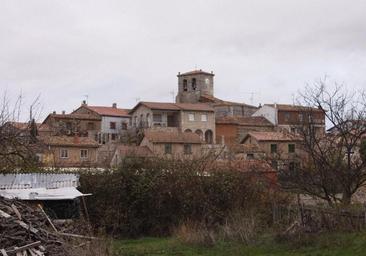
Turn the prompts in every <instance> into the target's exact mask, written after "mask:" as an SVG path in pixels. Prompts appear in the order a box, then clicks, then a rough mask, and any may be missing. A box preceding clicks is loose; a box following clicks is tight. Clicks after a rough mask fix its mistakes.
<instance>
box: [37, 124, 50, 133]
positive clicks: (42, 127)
mask: <svg viewBox="0 0 366 256" xmlns="http://www.w3.org/2000/svg"><path fill="white" fill-rule="evenodd" d="M37 128H38V131H42V132H47V131H51V127H50V126H49V125H48V124H39V125H38V124H37Z"/></svg>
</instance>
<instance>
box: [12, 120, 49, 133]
mask: <svg viewBox="0 0 366 256" xmlns="http://www.w3.org/2000/svg"><path fill="white" fill-rule="evenodd" d="M7 124H9V125H11V126H13V127H14V128H16V129H19V130H27V129H30V123H29V122H8V123H7ZM36 126H37V129H38V130H39V131H50V130H51V129H50V127H49V126H48V125H47V124H42V123H36Z"/></svg>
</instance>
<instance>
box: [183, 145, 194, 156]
mask: <svg viewBox="0 0 366 256" xmlns="http://www.w3.org/2000/svg"><path fill="white" fill-rule="evenodd" d="M184 154H186V155H190V154H192V145H191V144H184Z"/></svg>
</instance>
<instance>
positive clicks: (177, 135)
mask: <svg viewBox="0 0 366 256" xmlns="http://www.w3.org/2000/svg"><path fill="white" fill-rule="evenodd" d="M203 143H204V142H203V141H202V139H201V138H200V136H199V135H197V134H196V133H192V132H189V133H187V132H181V131H161V130H160V131H159V130H147V131H145V133H144V138H143V140H142V142H141V144H140V146H141V147H147V148H149V149H150V150H151V151H152V152H153V154H154V155H155V156H158V157H167V158H179V159H181V158H188V159H193V158H197V157H200V156H201V155H202V144H203Z"/></svg>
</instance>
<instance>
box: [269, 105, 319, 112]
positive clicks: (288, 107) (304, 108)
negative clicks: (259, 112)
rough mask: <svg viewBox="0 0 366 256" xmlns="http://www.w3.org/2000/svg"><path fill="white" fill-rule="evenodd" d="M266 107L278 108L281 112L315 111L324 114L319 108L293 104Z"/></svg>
mask: <svg viewBox="0 0 366 256" xmlns="http://www.w3.org/2000/svg"><path fill="white" fill-rule="evenodd" d="M264 105H265V106H270V107H272V108H274V107H276V108H277V109H278V110H279V111H295V112H297V111H309V112H311V111H313V112H314V111H315V112H324V111H323V110H321V109H319V108H314V107H307V106H299V105H291V104H264Z"/></svg>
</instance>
